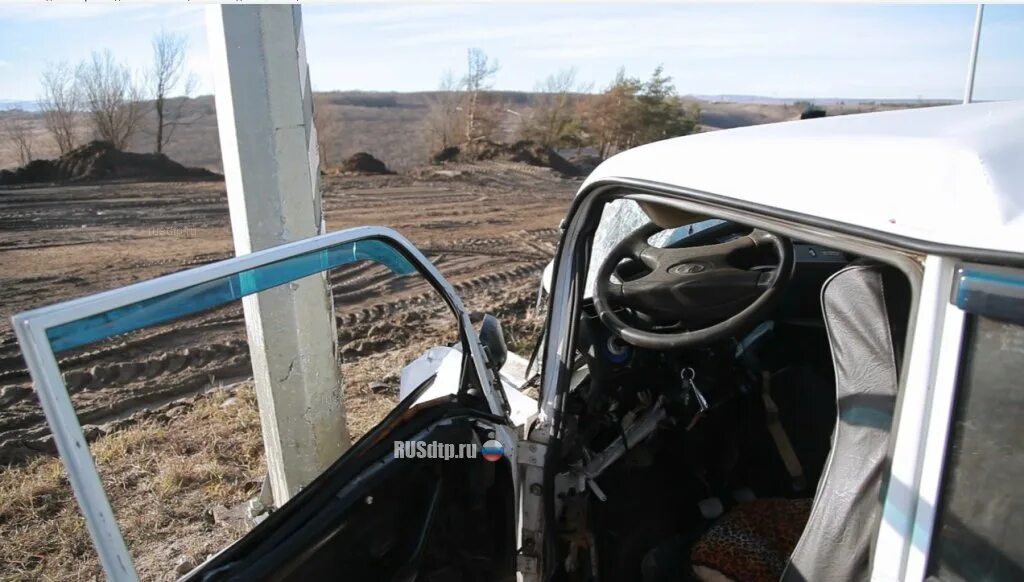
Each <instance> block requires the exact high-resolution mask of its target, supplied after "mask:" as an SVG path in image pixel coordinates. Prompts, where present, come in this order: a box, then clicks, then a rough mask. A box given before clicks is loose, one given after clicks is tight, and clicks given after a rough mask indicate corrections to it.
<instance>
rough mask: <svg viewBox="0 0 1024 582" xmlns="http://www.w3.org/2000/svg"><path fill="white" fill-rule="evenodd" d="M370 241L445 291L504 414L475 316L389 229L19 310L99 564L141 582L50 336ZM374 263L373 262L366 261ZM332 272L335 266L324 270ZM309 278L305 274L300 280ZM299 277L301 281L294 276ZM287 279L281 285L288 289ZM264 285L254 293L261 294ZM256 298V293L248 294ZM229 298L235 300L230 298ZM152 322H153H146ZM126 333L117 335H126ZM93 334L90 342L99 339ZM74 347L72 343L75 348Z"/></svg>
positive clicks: (310, 242)
mask: <svg viewBox="0 0 1024 582" xmlns="http://www.w3.org/2000/svg"><path fill="white" fill-rule="evenodd" d="M363 240H379V241H381V242H383V243H385V244H388V245H389V246H391V247H392V248H393V249H395V250H397V251H398V252H399V253H401V254H402V255H403V256H404V257H405V258H406V260H408V261H409V262H410V263H411V264H412V266H413V267H414V268H415V269H416V270H417V271H418V272H419V273H420V274H421V275H422V276H424V277H425V278H426V279H427V281H428V282H429V283H430V284H431V285H432V286H433V287H434V289H435V290H436V291H437V292H439V293H440V294H441V296H442V298H443V299H444V301H445V302H446V303H447V304H448V306H449V307H450V308H451V309H452V311H453V312H454V314H455V315H456V317H457V318H458V320H459V335H460V338H461V340H462V344H463V350H464V351H465V352H466V353H467V354H468V356H469V360H470V362H471V363H472V367H473V369H475V372H476V378H475V380H476V382H477V383H478V384H479V386H480V387H481V390H482V392H483V394H484V396H485V399H486V401H487V405H488V408H489V411H490V412H491V413H492V414H494V415H497V416H500V417H505V416H506V408H505V405H504V402H505V400H504V398H503V396H502V395H501V393H500V392H499V388H498V387H496V386H495V385H494V383H492V382H491V379H490V377H489V375H488V371H487V367H486V365H485V358H484V354H483V350H482V348H481V346H480V341H479V338H478V337H477V334H476V331H475V330H474V328H473V325H472V323H471V322H470V320H469V315H468V313H467V312H466V309H465V307H464V306H463V304H462V300H461V299H460V298H459V296H458V294H457V293H456V291H455V288H454V287H453V286H452V285H451V284H450V283H448V282H447V281H446V280H445V279H444V277H443V276H442V275H441V273H440V271H438V270H437V268H436V267H435V266H434V265H433V264H432V263H431V262H430V261H429V260H428V259H427V258H426V257H425V256H424V255H423V253H421V252H420V251H419V250H418V249H417V248H416V247H415V246H413V245H412V243H410V242H409V241H408V239H406V238H405V237H403V236H402V235H400V234H399V233H398V232H396V231H394V230H392V229H389V228H383V227H361V228H353V229H348V230H343V231H339V232H333V233H328V234H324V235H320V236H317V237H313V238H309V239H304V240H300V241H296V242H293V243H288V244H284V245H280V246H277V247H272V248H269V249H265V250H262V251H257V252H254V253H251V254H247V255H243V256H240V257H235V258H233V259H228V260H225V261H221V262H218V263H213V264H210V265H205V266H202V267H198V268H195V269H190V270H187V271H182V272H178V273H174V274H171V275H166V276H163V277H159V278H156V279H152V280H149V281H144V282H141V283H136V284H133V285H129V286H126V287H122V288H119V289H114V290H111V291H106V292H103V293H98V294H96V295H91V296H88V297H83V298H80V299H75V300H72V301H67V302H64V303H59V304H56V305H52V306H49V307H43V308H40V309H36V310H32V311H28V312H24V313H20V314H18V315H15V316H14V317H12V327H13V328H14V330H15V334H16V335H17V338H18V342H19V344H20V345H21V348H22V353H23V355H24V357H25V362H26V364H27V367H28V370H29V373H30V375H31V377H32V381H33V384H34V386H35V390H36V394H37V396H38V398H39V401H40V403H41V404H42V407H43V412H44V414H45V416H46V420H47V423H48V424H49V426H50V430H51V432H52V434H53V439H54V442H55V444H56V446H57V451H58V452H59V454H60V456H61V459H62V461H63V463H64V465H65V468H66V470H67V473H68V480H69V481H70V483H71V487H72V490H73V491H74V493H75V497H76V498H77V499H78V502H79V506H80V507H81V510H82V513H83V515H84V516H85V519H86V526H87V527H88V529H89V533H90V535H91V537H92V539H93V543H94V545H95V546H96V550H97V553H98V554H99V559H100V563H101V565H102V566H103V568H104V571H105V572H106V574H107V576H108V577H109V578H110V579H112V580H137V574H136V573H135V570H134V567H133V564H132V559H131V555H130V553H129V552H128V549H127V545H126V544H125V541H124V537H123V536H122V535H121V531H120V529H119V527H118V525H117V522H116V520H115V518H114V514H113V511H112V509H111V505H110V502H109V500H108V498H107V496H106V492H105V491H104V489H103V484H102V481H101V480H100V476H99V472H98V470H97V468H96V464H95V462H94V460H93V458H92V455H91V453H90V452H89V447H88V444H87V441H86V439H85V436H84V434H83V432H82V427H81V424H80V422H79V420H78V416H77V414H76V413H75V409H74V406H73V404H72V401H71V397H70V394H69V393H68V390H67V387H66V386H65V384H64V380H63V378H62V375H61V371H60V367H59V364H58V362H57V359H56V355H55V350H54V347H53V344H52V341H51V338H50V337H49V335H48V332H50V331H51V330H54V329H61V326H68V325H69V324H73V323H74V322H76V321H81V320H84V319H87V318H91V317H94V316H97V315H100V314H104V313H108V312H112V311H116V310H118V309H121V308H125V307H127V306H131V305H135V304H139V303H142V302H146V301H149V300H153V299H156V298H159V297H161V296H163V295H167V294H170V293H175V292H180V291H182V290H186V289H189V288H191V287H196V286H199V285H203V284H205V283H212V282H215V281H217V280H219V279H225V278H228V277H231V276H232V275H238V274H240V273H243V272H245V271H251V270H253V269H257V268H260V267H264V266H267V265H270V264H272V263H276V262H279V261H283V260H287V259H289V258H292V257H298V256H301V255H304V254H308V253H315V252H317V251H321V250H327V249H330V248H332V247H336V246H339V245H345V244H348V243H355V242H359V241H363ZM366 258H372V257H366ZM326 268H329V267H325V269H326ZM303 276H308V274H305V273H304V274H302V275H299V276H296V277H295V279H298V278H302V277H303ZM293 280H294V279H293ZM287 282H288V281H281V282H279V283H277V284H284V283H287ZM259 290H260V289H259V288H258V286H256V287H253V288H252V291H251V292H257V291H259ZM244 294H249V293H244ZM229 300H236V298H230V299H229ZM146 325H150V324H146ZM125 331H129V330H127V329H122V330H119V331H114V332H112V333H124V332H125ZM98 339H99V338H95V337H93V338H92V339H90V341H87V342H85V343H91V341H98ZM68 345H69V346H71V345H72V344H68Z"/></svg>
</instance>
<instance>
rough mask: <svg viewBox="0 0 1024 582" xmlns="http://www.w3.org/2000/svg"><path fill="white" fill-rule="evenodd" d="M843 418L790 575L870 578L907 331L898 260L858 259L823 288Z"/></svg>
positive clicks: (905, 292)
mask: <svg viewBox="0 0 1024 582" xmlns="http://www.w3.org/2000/svg"><path fill="white" fill-rule="evenodd" d="M821 304H822V311H823V312H824V317H825V328H826V330H827V331H828V339H829V345H830V347H831V350H832V362H833V365H834V366H835V372H836V399H837V406H836V409H837V411H838V418H837V421H836V426H835V429H834V430H833V433H832V450H831V451H830V452H829V456H828V459H827V461H826V463H825V470H824V473H823V474H822V477H821V480H820V481H819V483H818V489H817V493H816V495H815V498H814V505H813V506H812V508H811V515H810V518H809V519H808V522H807V526H806V528H805V529H804V532H803V535H802V536H801V538H800V541H799V542H798V543H797V546H796V549H795V550H794V551H793V554H792V556H791V557H790V562H789V564H788V565H787V567H786V571H785V573H784V574H783V580H813V581H817V580H844V581H845V580H866V579H868V576H869V569H870V560H871V556H870V552H871V540H872V536H873V534H874V532H875V531H877V529H878V523H879V518H880V516H881V512H882V500H881V495H882V484H883V479H884V475H885V474H886V473H887V471H888V461H887V458H886V457H887V452H888V450H889V431H890V428H891V427H892V419H893V411H894V409H895V404H896V390H897V385H898V383H899V365H900V364H899V362H900V355H901V353H902V348H903V346H902V344H903V339H904V338H905V335H906V326H907V319H908V315H909V306H910V288H909V284H908V283H907V279H906V277H904V276H903V275H902V274H901V273H900V272H899V271H897V270H896V269H895V268H892V267H889V266H883V265H879V264H865V263H854V264H851V265H850V266H849V267H846V268H845V269H843V270H841V271H839V272H838V273H836V274H835V275H833V276H832V277H831V278H829V280H828V281H826V282H825V284H824V285H823V286H822V290H821Z"/></svg>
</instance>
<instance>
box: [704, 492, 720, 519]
mask: <svg viewBox="0 0 1024 582" xmlns="http://www.w3.org/2000/svg"><path fill="white" fill-rule="evenodd" d="M697 507H698V508H699V509H700V514H701V515H702V516H704V519H716V518H718V517H719V516H720V515H722V514H723V513H725V506H723V505H722V500H721V499H719V498H717V497H708V498H707V499H701V500H700V501H698V502H697Z"/></svg>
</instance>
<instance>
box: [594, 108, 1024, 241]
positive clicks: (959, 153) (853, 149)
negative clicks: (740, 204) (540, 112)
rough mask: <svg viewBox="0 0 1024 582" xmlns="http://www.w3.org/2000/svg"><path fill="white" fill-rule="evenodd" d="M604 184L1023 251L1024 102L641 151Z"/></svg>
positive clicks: (914, 112) (668, 143) (873, 117)
mask: <svg viewBox="0 0 1024 582" xmlns="http://www.w3.org/2000/svg"><path fill="white" fill-rule="evenodd" d="M606 179H635V180H646V181H652V182H659V183H662V184H666V185H669V186H675V187H682V188H688V189H693V190H700V191H703V192H707V193H710V194H716V195H719V196H724V197H728V198H734V199H737V200H742V201H745V202H750V203H756V204H761V205H765V206H768V207H772V208H775V209H779V210H784V211H787V212H797V213H802V214H807V215H811V216H815V217H820V218H824V219H828V220H832V221H837V222H842V223H846V224H849V225H853V226H857V227H863V228H869V229H872V230H876V231H880V232H883V233H887V234H891V235H899V236H903V237H909V238H913V239H917V240H919V241H925V242H928V243H937V244H942V245H955V246H963V247H970V248H974V249H987V250H995V251H1009V252H1014V253H1024V101H1008V102H999V103H976V104H971V105H953V106H947V107H931V108H923V109H910V110H901V111H886V112H879V113H866V114H861V115H844V116H838V117H827V118H821V119H808V120H800V121H791V122H785V123H775V124H770V125H758V126H753V127H743V128H738V129H731V130H726V131H715V132H709V133H701V134H697V135H691V136H686V137H680V138H675V139H669V140H665V141H661V142H657V143H653V144H648V145H645V146H641V147H637V148H634V149H631V150H628V151H625V152H623V153H621V154H618V155H616V156H614V157H612V158H610V159H608V160H607V161H605V162H604V163H603V164H601V165H600V166H598V167H597V169H595V170H594V172H593V173H592V174H591V175H590V177H588V178H587V180H586V182H584V184H583V187H582V188H581V190H580V191H581V192H582V191H583V190H585V189H587V188H588V186H590V185H591V184H593V183H594V182H596V181H599V180H606Z"/></svg>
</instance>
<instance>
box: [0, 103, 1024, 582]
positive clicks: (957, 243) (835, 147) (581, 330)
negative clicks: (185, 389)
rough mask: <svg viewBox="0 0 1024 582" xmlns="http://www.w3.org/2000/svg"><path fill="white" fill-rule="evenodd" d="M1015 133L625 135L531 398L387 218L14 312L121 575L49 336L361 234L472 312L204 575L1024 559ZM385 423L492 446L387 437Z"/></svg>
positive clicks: (987, 569) (529, 573) (897, 116)
mask: <svg viewBox="0 0 1024 582" xmlns="http://www.w3.org/2000/svg"><path fill="white" fill-rule="evenodd" d="M1022 162H1024V103H1019V102H1018V103H990V104H975V105H968V106H953V107H938V108H932V109H920V110H912V111H900V112H886V113H874V114H867V115H856V116H848V117H837V118H826V119H815V120H807V121H796V122H792V123H782V124H776V125H770V126H760V127H751V128H742V129H735V130H729V131H722V132H714V133H706V134H700V135H694V136H689V137H684V138H678V139H673V140H668V141H664V142H660V143H655V144H651V145H647V146H643V147H638V148H636V149H633V150H630V151H627V152H625V153H622V154H620V155H617V156H615V157H613V158H612V159H610V160H608V161H606V162H605V163H604V164H602V165H601V166H600V167H599V168H598V169H597V170H596V171H595V172H594V173H593V175H591V176H590V177H589V178H588V179H587V180H586V182H585V183H584V184H583V186H582V187H581V188H580V190H579V193H578V195H577V196H576V198H575V201H574V203H573V205H572V207H571V209H570V211H569V213H568V216H567V217H566V219H565V221H564V223H563V228H562V234H561V241H560V244H559V247H558V250H557V254H556V257H555V259H554V266H553V268H552V269H551V270H550V271H549V274H550V282H549V284H548V285H547V286H546V287H547V288H548V291H549V294H547V295H546V296H545V297H546V298H545V305H546V306H547V320H546V325H545V331H544V334H543V339H542V344H541V346H539V349H538V350H537V357H536V358H534V360H535V361H534V362H531V365H530V366H528V367H529V368H531V370H533V371H538V377H537V378H536V383H537V385H538V386H539V398H538V399H536V400H533V399H530V398H529V397H527V396H525V395H524V394H523V393H520V391H519V388H521V385H520V384H521V381H522V378H520V379H519V380H514V379H511V378H508V377H504V376H503V374H502V369H503V368H504V364H505V360H506V357H507V355H506V354H505V352H504V346H503V342H502V340H501V333H500V328H499V327H498V326H497V323H496V322H495V321H494V320H491V319H488V320H486V321H485V322H484V325H483V331H482V333H481V334H480V335H478V333H477V331H475V330H474V328H473V325H472V324H471V323H470V320H469V317H468V315H467V314H466V312H465V309H464V308H463V307H462V304H461V302H460V300H459V298H458V297H457V296H456V294H455V290H454V289H453V288H452V286H451V285H449V284H447V283H446V282H445V280H444V279H443V277H442V276H441V274H440V273H439V272H438V271H437V269H435V268H434V267H433V266H432V265H431V264H430V263H429V262H428V261H427V259H426V258H425V257H424V256H423V255H422V254H421V253H420V252H419V251H417V250H416V249H415V248H414V247H413V246H412V245H411V244H409V243H408V241H406V240H405V239H404V238H402V237H401V236H400V235H398V234H397V233H395V232H393V231H390V230H387V229H381V228H361V229H354V230H348V231H344V232H338V233H332V234H328V235H324V236H322V237H318V238H315V239H311V240H305V241H301V242H297V243H293V244H289V245H284V246H281V247H276V248H273V249H270V250H267V251H262V252H257V253H253V254H250V255H246V256H242V257H238V258H235V259H231V260H228V261H224V262H221V263H216V264H212V265H208V266H205V267H201V268H199V269H196V270H193V271H187V272H183V273H178V274H175V275H170V276H167V277H163V278H161V279H157V280H154V281H149V282H145V283H140V284H137V285H133V286H131V287H127V288H124V289H120V290H116V291H113V292H110V293H105V294H102V295H98V296H95V297H90V298H85V299H81V300H77V301H73V302H69V303H66V304H62V305H58V306H55V307H50V308H44V309H40V310H37V311H33V312H29V313H24V314H21V315H18V316H16V317H15V318H14V326H15V329H16V331H17V334H18V337H19V341H20V342H21V345H22V347H23V351H24V353H25V356H26V359H27V361H28V364H29V367H30V370H31V373H32V376H33V379H34V381H35V383H36V386H37V389H38V392H39V395H40V398H41V400H42V402H43V405H44V407H45V409H46V412H47V418H48V420H49V422H50V424H51V426H52V429H53V433H54V435H55V438H56V441H57V444H58V446H59V449H60V453H61V455H62V457H63V458H64V460H65V462H66V464H67V466H68V472H69V474H70V477H71V482H72V484H73V486H74V488H75V491H76V494H77V496H78V498H79V500H80V501H81V503H82V509H83V511H84V513H85V515H86V517H87V520H88V524H89V527H90V531H91V533H92V535H93V537H94V540H95V542H96V545H97V548H98V551H99V554H100V556H101V559H102V562H103V565H104V567H105V569H106V572H107V574H108V576H110V577H111V578H112V579H132V578H133V577H134V575H135V574H134V571H133V570H132V566H131V564H132V562H131V557H130V556H129V555H128V553H127V550H126V547H125V544H124V541H123V539H122V537H121V535H120V533H119V531H118V529H117V527H116V525H115V524H114V521H113V518H112V514H111V510H110V505H109V503H108V502H107V499H106V497H105V495H104V493H103V491H102V488H101V486H100V481H99V479H98V477H97V474H96V469H95V466H94V464H93V461H92V459H91V457H90V456H89V452H88V447H87V445H86V444H85V440H84V439H83V436H82V433H81V429H80V427H79V425H78V421H77V419H76V418H75V416H74V411H73V410H72V408H71V403H70V400H69V399H68V396H67V393H66V391H65V390H64V386H63V383H62V379H61V374H60V370H59V369H58V365H57V360H56V359H55V357H54V354H55V353H58V352H61V351H62V350H66V349H69V348H71V347H76V346H82V345H86V344H88V343H90V342H93V341H97V340H99V339H102V338H106V337H110V336H112V335H115V334H118V333H124V332H126V331H130V330H136V329H140V328H143V327H146V326H150V325H155V324H157V323H161V322H166V321H169V320H171V319H173V318H177V317H182V316H184V315H187V314H190V313H196V312H199V311H201V310H206V309H212V308H214V307H216V306H218V305H221V304H223V303H224V302H226V301H229V300H237V299H238V298H240V297H243V296H247V295H251V294H254V293H258V292H261V291H265V290H267V289H270V288H273V287H275V286H279V285H283V284H286V283H288V282H290V281H294V280H296V279H298V278H301V277H305V276H308V275H311V274H314V273H319V272H322V271H324V270H326V269H330V268H335V267H338V266H343V265H345V264H348V263H350V262H352V261H355V260H371V261H375V262H378V263H380V264H383V265H385V266H387V267H388V268H389V269H391V270H392V271H394V272H398V273H411V272H418V273H420V274H421V275H422V276H423V277H425V278H426V279H427V280H429V282H430V283H431V285H433V286H434V288H435V289H436V290H437V291H438V292H439V293H440V294H441V295H442V296H443V297H444V299H445V301H446V302H447V304H448V305H449V307H450V308H451V310H452V311H453V312H454V313H455V315H456V317H457V318H458V321H459V324H460V325H459V327H460V329H459V341H458V342H457V343H456V345H454V346H452V347H445V346H441V347H440V348H438V350H435V351H433V352H431V353H430V354H428V355H426V356H424V358H423V359H421V360H417V362H415V363H414V365H413V366H411V367H410V368H407V370H406V372H404V373H403V377H402V384H403V392H402V396H403V398H402V401H401V403H400V404H399V405H398V406H397V407H396V408H395V409H394V410H393V411H392V412H391V413H390V414H389V415H388V416H387V417H386V418H385V419H384V421H383V422H381V423H380V424H379V425H377V426H376V427H375V428H373V429H372V430H370V431H369V433H367V434H366V435H365V436H363V437H362V438H361V439H360V440H358V441H357V442H356V443H355V444H354V445H353V446H352V447H351V449H349V450H348V451H347V452H346V453H345V454H344V455H343V456H342V457H341V458H340V459H338V461H337V462H335V463H334V464H333V465H332V466H331V467H330V468H329V469H328V470H327V471H326V472H324V473H323V474H322V475H321V476H320V477H319V478H317V479H316V480H315V481H314V482H313V483H312V484H311V485H309V486H308V487H306V488H304V489H303V490H302V491H301V492H299V493H298V494H297V495H295V496H294V497H293V498H292V499H291V500H290V501H289V502H288V503H287V504H285V505H284V506H282V507H280V508H278V509H277V510H276V511H274V512H273V513H272V514H271V515H270V516H269V517H268V518H267V519H265V520H264V521H263V522H261V523H260V524H259V525H257V526H256V527H255V528H254V529H253V530H252V531H251V532H250V533H249V534H248V535H246V536H245V537H244V538H243V539H241V540H240V541H238V542H237V543H235V544H233V545H231V546H230V547H228V548H226V549H224V550H223V551H221V552H220V553H219V554H217V555H216V556H214V557H212V558H211V559H209V560H208V561H207V562H206V563H205V564H203V565H202V566H200V567H199V568H197V569H196V570H195V571H193V572H191V573H190V574H188V575H187V576H186V578H187V579H189V580H206V581H214V580H262V579H274V580H283V579H288V580H319V579H335V578H336V579H346V580H392V581H396V582H397V581H412V580H417V581H423V582H426V581H435V580H445V581H457V580H466V581H469V580H485V581H492V580H516V579H517V578H518V579H521V580H525V581H540V580H544V581H555V580H565V581H575V580H578V581H590V580H603V581H613V580H643V581H660V580H692V579H699V580H744V581H760V580H778V579H785V580H813V581H824V580H867V579H874V580H915V581H920V580H923V579H925V578H928V579H930V580H943V581H946V580H1020V579H1024V544H1021V543H1020V539H1021V537H1022V536H1024V517H1022V516H1024V502H1022V499H1024V498H1022V495H1021V493H1020V484H1021V483H1022V482H1024V452H1022V448H1021V443H1022V441H1024V432H1022V429H1021V424H1020V421H1019V419H1020V417H1021V416H1022V414H1024V390H1022V384H1021V378H1024V163H1022ZM481 338H483V339H481ZM531 375H532V374H531V372H527V373H526V375H525V376H526V378H529V377H530V376H531ZM517 424H522V425H524V426H523V427H522V428H517V427H516V425H517ZM396 441H420V442H430V443H447V444H452V445H464V444H474V445H477V446H481V445H483V444H484V443H487V447H485V448H484V453H485V454H484V456H481V457H477V458H472V459H461V460H459V461H452V460H447V461H445V460H440V459H432V458H422V457H418V456H414V458H396V454H395V451H396V448H395V446H394V442H396ZM484 457H487V458H484ZM492 459H496V460H492Z"/></svg>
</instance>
